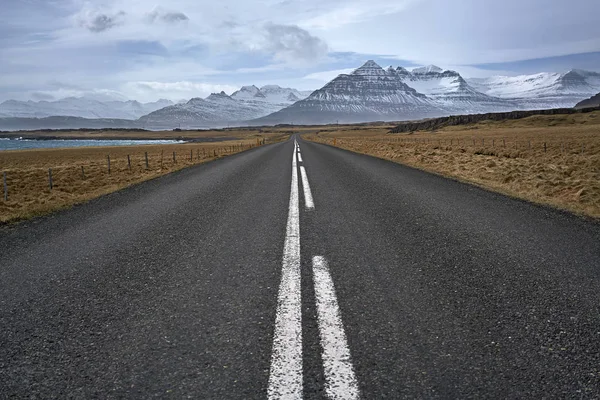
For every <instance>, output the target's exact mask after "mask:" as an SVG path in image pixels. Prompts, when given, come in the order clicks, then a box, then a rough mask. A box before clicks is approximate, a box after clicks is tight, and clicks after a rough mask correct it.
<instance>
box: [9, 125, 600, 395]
mask: <svg viewBox="0 0 600 400" xmlns="http://www.w3.org/2000/svg"><path fill="white" fill-rule="evenodd" d="M296 141H297V142H296ZM296 143H297V144H296ZM599 397H600V224H599V223H597V222H593V221H589V220H584V219H581V218H579V217H575V216H572V215H569V214H566V213H562V212H559V211H555V210H551V209H548V208H544V207H540V206H536V205H532V204H529V203H526V202H523V201H519V200H515V199H511V198H508V197H505V196H502V195H499V194H495V193H491V192H487V191H484V190H481V189H479V188H476V187H473V186H470V185H465V184H462V183H459V182H455V181H452V180H449V179H445V178H441V177H438V176H435V175H431V174H428V173H425V172H422V171H417V170H414V169H411V168H407V167H404V166H401V165H398V164H394V163H391V162H387V161H383V160H379V159H376V158H372V157H368V156H363V155H357V154H354V153H350V152H347V151H344V150H340V149H337V148H332V147H329V146H325V145H321V144H316V143H311V142H306V141H304V140H302V139H301V138H300V137H294V138H292V139H291V140H288V141H286V142H283V143H278V144H272V145H268V146H262V147H259V148H256V149H253V150H250V151H247V152H244V153H240V154H237V155H234V156H230V157H226V158H224V159H221V160H217V161H215V162H211V163H208V164H204V165H199V166H195V167H191V168H188V169H185V170H182V171H179V172H176V173H173V174H171V175H168V176H164V177H161V178H158V179H156V180H153V181H150V182H146V183H143V184H140V185H137V186H135V187H132V188H129V189H126V190H123V191H121V192H118V193H114V194H111V195H108V196H105V197H102V198H100V199H97V200H94V201H92V202H90V203H88V204H85V205H82V206H78V207H75V208H73V209H71V210H67V211H62V212H58V213H56V214H54V215H51V216H48V217H44V218H39V219H35V220H32V221H29V222H25V223H22V224H18V225H14V226H5V227H1V228H0V398H39V399H48V398H80V399H90V398H128V399H132V398H139V399H148V398H173V399H181V398H194V399H267V398H268V399H301V398H304V399H384V398H387V399H399V398H449V399H458V398H461V399H462V398H577V399H593V398H599Z"/></svg>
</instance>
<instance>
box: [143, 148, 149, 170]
mask: <svg viewBox="0 0 600 400" xmlns="http://www.w3.org/2000/svg"><path fill="white" fill-rule="evenodd" d="M144 156H145V157H146V169H148V152H147V151H146V152H144Z"/></svg>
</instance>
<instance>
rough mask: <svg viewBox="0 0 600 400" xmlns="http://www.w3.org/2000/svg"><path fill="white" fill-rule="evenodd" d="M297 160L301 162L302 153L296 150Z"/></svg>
mask: <svg viewBox="0 0 600 400" xmlns="http://www.w3.org/2000/svg"><path fill="white" fill-rule="evenodd" d="M298 162H302V154H300V152H298Z"/></svg>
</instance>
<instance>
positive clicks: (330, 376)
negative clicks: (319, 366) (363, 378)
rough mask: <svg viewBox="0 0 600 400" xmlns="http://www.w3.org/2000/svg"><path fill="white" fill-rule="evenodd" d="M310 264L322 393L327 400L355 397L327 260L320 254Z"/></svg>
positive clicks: (342, 329) (355, 389)
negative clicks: (323, 388)
mask: <svg viewBox="0 0 600 400" xmlns="http://www.w3.org/2000/svg"><path fill="white" fill-rule="evenodd" d="M312 266H313V276H314V282H315V296H316V299H317V319H318V323H319V335H320V337H321V346H322V347H323V366H324V368H325V393H326V394H327V397H328V398H329V399H331V400H338V399H343V400H352V399H358V398H359V397H360V394H359V389H358V383H357V381H356V376H355V375H354V369H353V367H352V361H351V359H350V349H349V348H348V343H347V340H346V334H345V332H344V325H343V324H342V318H341V315H340V309H339V305H338V302H337V298H336V296H335V289H334V286H333V280H332V279H331V275H330V274H329V267H328V265H327V260H325V258H324V257H322V256H315V257H313V260H312Z"/></svg>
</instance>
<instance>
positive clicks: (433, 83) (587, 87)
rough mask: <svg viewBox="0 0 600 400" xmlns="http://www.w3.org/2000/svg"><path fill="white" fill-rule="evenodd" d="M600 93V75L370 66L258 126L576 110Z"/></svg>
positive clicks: (262, 119) (581, 72) (583, 72)
mask: <svg viewBox="0 0 600 400" xmlns="http://www.w3.org/2000/svg"><path fill="white" fill-rule="evenodd" d="M598 91H600V74H599V73H596V72H588V71H582V70H572V71H569V72H568V73H565V74H537V75H530V76H520V77H492V78H487V79H473V80H465V79H464V78H463V77H462V76H461V75H460V74H459V73H458V72H456V71H449V70H448V71H445V70H443V69H442V68H439V67H437V66H435V65H429V66H425V67H420V68H415V69H413V70H412V71H409V70H407V69H406V68H403V67H397V68H394V67H388V68H387V69H385V70H384V69H383V68H381V67H380V66H379V65H377V64H376V63H375V62H373V61H368V62H367V63H366V64H364V65H363V66H362V67H360V68H358V69H357V70H355V71H354V72H352V73H351V74H349V75H339V76H338V77H337V78H335V79H333V80H332V81H331V82H329V83H328V84H327V85H325V86H324V87H323V88H321V89H319V90H316V91H315V92H313V93H312V94H311V95H310V96H309V97H308V98H306V99H304V100H301V101H298V102H296V103H294V104H293V105H291V106H289V107H287V108H284V109H283V110H281V111H278V112H276V113H273V114H271V115H268V116H266V117H264V118H260V119H259V120H258V121H256V123H265V124H267V123H300V124H306V123H308V124H312V123H315V124H316V123H332V122H336V121H339V122H359V121H361V122H363V121H376V120H407V119H420V118H426V117H432V116H442V115H452V114H473V113H487V112H502V111H512V110H527V109H543V108H560V107H573V106H574V105H575V104H576V103H577V102H578V101H581V100H583V99H585V98H587V97H589V96H590V95H591V94H595V93H597V92H598Z"/></svg>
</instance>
